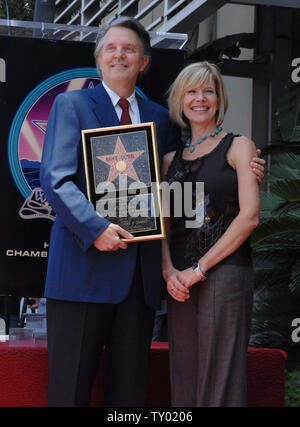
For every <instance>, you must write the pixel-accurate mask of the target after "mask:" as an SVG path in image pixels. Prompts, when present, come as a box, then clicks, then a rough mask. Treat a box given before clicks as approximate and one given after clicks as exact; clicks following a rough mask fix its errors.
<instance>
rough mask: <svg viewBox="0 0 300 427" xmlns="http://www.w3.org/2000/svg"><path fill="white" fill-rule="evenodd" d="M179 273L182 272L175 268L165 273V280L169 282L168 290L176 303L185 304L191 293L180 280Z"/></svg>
mask: <svg viewBox="0 0 300 427" xmlns="http://www.w3.org/2000/svg"><path fill="white" fill-rule="evenodd" d="M178 273H180V272H179V271H178V270H176V268H174V267H173V268H171V269H170V270H169V271H168V272H167V273H164V278H165V280H166V282H167V289H168V292H169V294H170V295H171V297H172V298H174V299H175V300H176V301H179V302H184V301H185V300H187V299H188V298H189V297H190V292H189V290H188V289H187V288H186V287H185V286H183V285H182V283H180V281H179V280H178V278H177V275H178Z"/></svg>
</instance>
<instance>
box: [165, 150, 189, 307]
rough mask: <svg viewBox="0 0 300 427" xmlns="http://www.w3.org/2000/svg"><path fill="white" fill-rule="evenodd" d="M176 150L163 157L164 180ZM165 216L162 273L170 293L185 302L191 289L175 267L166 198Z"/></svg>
mask: <svg viewBox="0 0 300 427" xmlns="http://www.w3.org/2000/svg"><path fill="white" fill-rule="evenodd" d="M174 154H175V151H172V152H169V153H168V154H166V155H165V156H164V158H163V167H162V180H163V181H166V180H167V177H166V175H167V171H168V168H169V166H170V163H171V161H172V159H173V157H174ZM162 204H163V217H164V223H165V231H166V239H164V240H163V241H162V273H163V277H164V279H165V281H166V284H167V289H168V292H169V294H170V295H171V296H172V297H173V298H174V299H176V300H177V301H180V302H183V301H185V300H186V299H187V298H189V290H188V289H187V288H186V287H184V286H183V285H182V284H181V283H180V282H179V280H178V279H177V274H178V270H177V269H176V268H175V267H174V265H173V263H172V260H171V254H170V247H169V242H170V238H171V219H170V210H169V206H167V205H166V203H165V199H163V200H162Z"/></svg>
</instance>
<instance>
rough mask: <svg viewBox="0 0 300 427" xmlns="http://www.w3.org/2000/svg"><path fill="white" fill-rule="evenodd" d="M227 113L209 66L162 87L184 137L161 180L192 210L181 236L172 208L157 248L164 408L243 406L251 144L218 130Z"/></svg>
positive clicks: (253, 199) (254, 204) (254, 189)
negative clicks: (168, 394) (165, 355)
mask: <svg viewBox="0 0 300 427" xmlns="http://www.w3.org/2000/svg"><path fill="white" fill-rule="evenodd" d="M226 109H227V97H226V93H225V89H224V85H223V81H222V78H221V75H220V72H219V70H218V68H217V67H216V66H215V65H213V64H210V63H208V62H202V63H195V64H192V65H190V66H188V67H186V68H185V69H184V70H183V71H182V72H181V73H180V74H179V76H178V77H177V79H176V81H175V82H174V84H173V86H172V88H171V92H170V96H169V110H170V114H171V116H172V118H173V119H174V120H175V121H176V122H177V123H178V124H179V125H181V126H182V127H185V128H189V129H190V131H191V137H190V138H189V139H188V140H187V141H186V143H185V145H183V146H181V147H180V148H179V149H178V150H177V151H176V152H175V153H174V152H172V153H168V154H167V155H166V156H165V161H164V165H163V174H164V177H165V179H166V180H167V181H168V182H169V183H173V182H175V183H176V182H177V181H179V182H181V184H182V185H181V188H182V189H183V191H188V189H192V200H193V209H194V211H195V217H194V225H193V226H192V227H190V224H191V223H188V222H187V221H188V220H191V218H187V217H185V216H184V214H183V215H181V216H175V215H174V212H173V211H172V209H171V211H170V212H169V213H170V219H167V221H166V223H167V224H166V225H167V239H166V240H165V241H164V243H163V275H164V278H165V280H166V283H167V289H168V293H169V297H168V325H169V346H170V369H171V390H172V403H173V406H246V404H247V396H246V355H247V348H248V338H249V332H250V324H251V312H252V284H253V269H252V263H251V251H250V244H249V236H250V233H251V232H252V230H253V229H254V228H255V227H256V226H257V225H258V218H259V190H258V183H257V180H256V177H255V174H254V173H253V172H252V170H251V167H250V162H251V160H252V158H253V157H255V154H256V150H255V145H254V143H253V142H252V141H251V140H250V139H248V138H246V137H245V136H236V135H233V134H232V133H226V132H225V131H224V130H223V129H222V126H221V125H222V122H223V119H224V114H225V112H226ZM187 182H190V183H192V185H191V186H186V185H185V184H186V183H187ZM200 182H204V194H203V199H201V198H200V194H199V188H200V187H199V185H198V183H200ZM183 196H187V194H183ZM187 199H188V198H187V197H182V200H183V201H184V200H187ZM201 200H202V203H201ZM177 202H178V200H177ZM174 203H175V206H176V192H175V201H174ZM173 210H174V209H173ZM184 212H185V209H183V213H184ZM195 224H196V225H197V226H196V227H195ZM187 225H188V226H187Z"/></svg>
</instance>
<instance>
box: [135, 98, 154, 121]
mask: <svg viewBox="0 0 300 427" xmlns="http://www.w3.org/2000/svg"><path fill="white" fill-rule="evenodd" d="M137 101H138V106H139V110H140V118H141V123H147V122H153V121H154V118H155V109H154V108H153V107H152V104H151V103H150V102H149V101H147V100H145V99H143V98H141V97H140V96H137Z"/></svg>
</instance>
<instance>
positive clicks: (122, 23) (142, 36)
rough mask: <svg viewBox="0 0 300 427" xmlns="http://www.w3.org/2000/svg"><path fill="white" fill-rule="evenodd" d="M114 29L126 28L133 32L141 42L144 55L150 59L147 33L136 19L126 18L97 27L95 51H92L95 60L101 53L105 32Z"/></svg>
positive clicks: (149, 44) (150, 53)
mask: <svg viewBox="0 0 300 427" xmlns="http://www.w3.org/2000/svg"><path fill="white" fill-rule="evenodd" d="M114 27H121V28H128V29H129V30H132V31H134V32H135V33H136V35H137V36H138V38H139V40H140V42H141V45H142V48H143V53H144V55H145V56H147V57H149V58H151V56H152V52H151V43H150V36H149V33H148V31H147V30H146V29H145V28H144V27H143V25H142V24H141V23H140V22H139V21H138V20H137V19H134V18H128V17H122V18H118V19H116V20H115V21H113V22H111V23H110V24H103V25H101V26H100V27H99V31H98V34H97V38H96V42H95V50H94V56H95V58H97V56H98V55H99V53H100V51H101V48H102V46H103V40H104V36H105V35H106V33H107V31H108V30H109V29H111V28H114Z"/></svg>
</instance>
